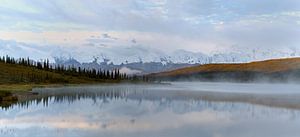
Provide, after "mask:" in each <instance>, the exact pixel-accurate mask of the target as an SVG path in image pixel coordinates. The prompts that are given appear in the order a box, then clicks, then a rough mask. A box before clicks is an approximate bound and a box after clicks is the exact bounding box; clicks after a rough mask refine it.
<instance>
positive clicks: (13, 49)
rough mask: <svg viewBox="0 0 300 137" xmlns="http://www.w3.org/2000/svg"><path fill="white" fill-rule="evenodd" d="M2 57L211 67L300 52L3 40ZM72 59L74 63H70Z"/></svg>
mask: <svg viewBox="0 0 300 137" xmlns="http://www.w3.org/2000/svg"><path fill="white" fill-rule="evenodd" d="M0 47H1V48H0V55H1V56H3V55H10V56H14V57H31V58H33V59H35V60H39V59H45V58H49V59H50V60H51V61H52V62H56V63H65V64H74V63H75V64H80V63H84V62H87V63H88V62H93V63H96V64H129V63H151V62H159V63H161V64H207V63H240V62H251V61H258V60H266V59H272V58H287V57H299V56H300V50H299V49H297V48H289V47H284V48H277V47H274V48H261V47H256V48H245V47H239V46H233V47H232V48H228V49H227V50H221V51H214V52H212V53H205V51H203V52H191V51H186V50H175V51H170V52H163V51H160V50H158V49H153V48H151V47H146V46H142V45H135V46H130V47H127V46H124V47H122V46H120V47H114V48H112V47H107V48H103V47H102V48H95V47H84V48H83V49H82V48H78V47H77V48H75V47H63V48H62V47H60V46H52V45H51V46H39V45H34V44H27V43H20V42H16V41H10V40H0ZM70 59H72V60H70Z"/></svg>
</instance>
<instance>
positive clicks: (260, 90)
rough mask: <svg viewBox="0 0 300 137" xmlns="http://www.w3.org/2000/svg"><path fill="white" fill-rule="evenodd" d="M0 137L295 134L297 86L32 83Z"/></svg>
mask: <svg viewBox="0 0 300 137" xmlns="http://www.w3.org/2000/svg"><path fill="white" fill-rule="evenodd" d="M34 92H39V93H40V94H39V99H37V100H32V101H28V102H22V103H19V104H15V105H13V106H11V107H9V108H5V109H4V108H2V109H0V136H1V137H13V136H16V137H34V136H37V137H53V136H55V137H60V136H61V137H62V136H66V137H77V136H78V137H110V136H111V137H199V136H201V137H299V136H300V130H299V129H300V111H299V110H300V95H299V94H300V86H297V85H268V84H225V83H172V85H99V86H83V87H64V88H52V89H51V88H47V89H34Z"/></svg>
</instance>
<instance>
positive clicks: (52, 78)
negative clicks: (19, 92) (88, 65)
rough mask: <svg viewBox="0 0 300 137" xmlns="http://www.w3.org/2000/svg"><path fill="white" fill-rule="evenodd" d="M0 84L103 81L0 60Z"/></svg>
mask: <svg viewBox="0 0 300 137" xmlns="http://www.w3.org/2000/svg"><path fill="white" fill-rule="evenodd" d="M0 70H1V71H0V84H1V85H3V84H68V83H70V84H77V83H93V82H103V81H104V80H101V79H93V78H88V77H84V76H78V75H77V76H76V75H67V74H64V73H57V72H55V71H50V70H48V71H46V70H42V69H37V68H35V67H29V66H23V65H19V64H6V63H3V62H0Z"/></svg>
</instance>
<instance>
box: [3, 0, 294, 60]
mask: <svg viewBox="0 0 300 137" xmlns="http://www.w3.org/2000/svg"><path fill="white" fill-rule="evenodd" d="M299 34H300V1H299V0H43V1H41V0H0V40H10V41H16V42H22V43H26V44H29V45H32V44H34V45H36V46H38V47H45V50H46V51H45V52H47V48H48V49H51V47H59V49H62V50H63V49H68V48H76V49H78V50H79V51H82V52H85V54H87V55H88V54H89V53H88V52H89V51H91V52H92V51H95V50H99V51H101V50H104V51H105V49H118V48H120V47H122V48H132V47H135V48H139V47H146V48H145V49H147V48H153V49H156V50H158V51H162V52H169V51H174V50H178V49H183V50H187V51H192V52H202V53H210V52H213V51H216V50H223V49H228V48H230V47H234V46H239V47H272V48H274V47H275V48H277V47H297V48H298V47H300V39H299V36H300V35H299ZM46 47H47V48H46ZM113 51H116V52H117V50H113Z"/></svg>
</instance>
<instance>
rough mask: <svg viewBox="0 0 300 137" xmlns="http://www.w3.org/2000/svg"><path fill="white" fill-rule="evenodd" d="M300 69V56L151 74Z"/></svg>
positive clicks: (167, 74)
mask: <svg viewBox="0 0 300 137" xmlns="http://www.w3.org/2000/svg"><path fill="white" fill-rule="evenodd" d="M296 69H300V58H286V59H272V60H266V61H258V62H251V63H236V64H207V65H199V66H193V67H187V68H182V69H177V70H173V71H168V72H162V73H156V74H151V76H158V77H159V76H162V77H163V76H176V75H185V74H193V73H200V72H237V71H253V72H263V73H273V72H282V71H288V70H296Z"/></svg>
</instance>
